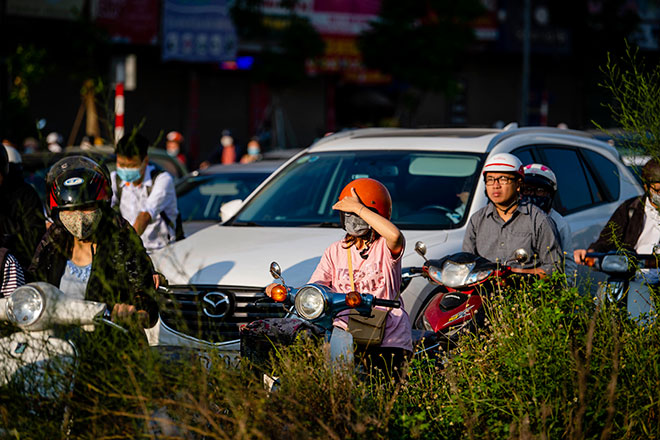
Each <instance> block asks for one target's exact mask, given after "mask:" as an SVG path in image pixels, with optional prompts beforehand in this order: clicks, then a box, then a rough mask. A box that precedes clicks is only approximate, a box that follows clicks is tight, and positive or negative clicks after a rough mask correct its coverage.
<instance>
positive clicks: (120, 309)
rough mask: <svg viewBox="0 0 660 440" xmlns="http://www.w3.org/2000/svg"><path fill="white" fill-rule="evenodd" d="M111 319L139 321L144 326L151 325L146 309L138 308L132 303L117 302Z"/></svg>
mask: <svg viewBox="0 0 660 440" xmlns="http://www.w3.org/2000/svg"><path fill="white" fill-rule="evenodd" d="M110 319H111V320H112V322H129V321H137V323H138V324H140V325H141V326H142V327H148V326H149V314H148V313H147V312H146V311H144V310H138V309H137V308H136V307H135V306H134V305H131V304H121V303H118V304H115V306H114V307H113V308H112V313H111V314H110Z"/></svg>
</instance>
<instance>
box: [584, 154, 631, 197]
mask: <svg viewBox="0 0 660 440" xmlns="http://www.w3.org/2000/svg"><path fill="white" fill-rule="evenodd" d="M582 153H583V154H584V155H585V156H586V158H587V161H588V162H589V164H590V165H591V167H590V169H591V171H592V172H593V173H594V174H595V175H596V176H597V178H600V181H601V182H602V185H603V186H604V188H605V189H606V192H607V197H606V200H608V201H610V202H613V201H615V200H618V199H619V193H620V191H621V184H620V179H621V176H620V175H619V169H618V168H617V166H616V165H615V164H613V163H612V162H611V161H610V160H608V159H606V158H605V157H603V156H602V155H600V154H598V153H596V152H595V151H591V150H587V149H584V150H582Z"/></svg>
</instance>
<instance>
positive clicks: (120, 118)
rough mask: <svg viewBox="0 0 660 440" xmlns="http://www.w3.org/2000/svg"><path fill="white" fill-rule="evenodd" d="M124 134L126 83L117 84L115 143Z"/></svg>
mask: <svg viewBox="0 0 660 440" xmlns="http://www.w3.org/2000/svg"><path fill="white" fill-rule="evenodd" d="M122 136H124V83H123V82H118V83H117V85H116V86H115V145H117V142H119V139H121V138H122Z"/></svg>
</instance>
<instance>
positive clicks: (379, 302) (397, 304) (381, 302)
mask: <svg viewBox="0 0 660 440" xmlns="http://www.w3.org/2000/svg"><path fill="white" fill-rule="evenodd" d="M373 304H374V305H375V306H382V307H392V308H394V309H400V308H401V301H393V300H389V299H380V298H375V299H374V303H373Z"/></svg>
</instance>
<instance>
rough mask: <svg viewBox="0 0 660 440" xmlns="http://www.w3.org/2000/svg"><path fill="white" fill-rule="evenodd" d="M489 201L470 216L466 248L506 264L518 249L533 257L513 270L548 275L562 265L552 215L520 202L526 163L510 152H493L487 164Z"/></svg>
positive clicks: (484, 175)
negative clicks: (523, 163) (550, 216)
mask: <svg viewBox="0 0 660 440" xmlns="http://www.w3.org/2000/svg"><path fill="white" fill-rule="evenodd" d="M483 177H484V182H485V184H486V195H487V197H488V200H489V202H490V203H488V205H487V206H486V207H484V208H482V209H480V210H479V211H477V212H476V213H474V215H472V217H470V221H469V223H468V225H467V229H466V231H465V237H464V239H463V251H464V252H469V253H472V254H476V255H479V256H481V257H484V258H486V259H488V260H490V261H493V262H500V263H502V264H504V262H505V261H507V260H509V259H510V258H511V257H512V256H513V254H514V253H515V251H516V250H518V249H521V248H522V249H524V250H525V251H527V253H528V254H529V256H530V258H529V259H528V262H527V263H524V264H523V265H521V267H512V270H513V271H514V272H518V273H526V274H534V275H540V276H546V275H549V274H550V273H551V272H552V271H553V270H555V269H557V268H560V264H559V262H560V261H561V248H560V245H559V242H558V240H557V237H556V234H555V228H554V225H553V224H552V221H551V220H550V218H549V217H548V216H547V215H546V214H545V213H544V212H543V211H542V210H541V208H539V207H538V206H536V205H533V204H531V203H520V190H521V187H522V184H523V177H524V172H523V166H522V163H521V162H520V160H519V159H518V158H517V157H516V156H514V155H512V154H509V153H499V154H494V155H492V156H491V157H490V158H488V160H487V161H486V163H485V164H484V168H483Z"/></svg>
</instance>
